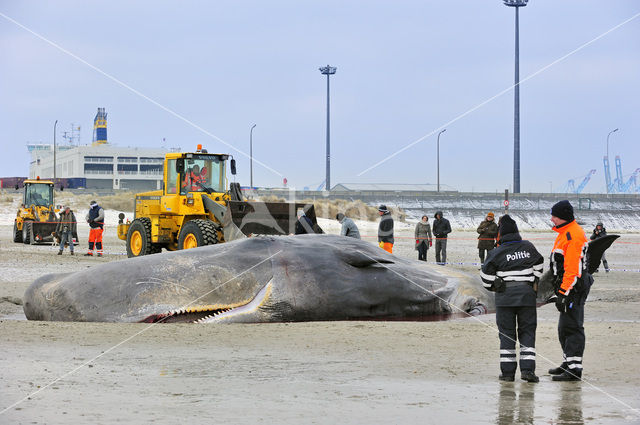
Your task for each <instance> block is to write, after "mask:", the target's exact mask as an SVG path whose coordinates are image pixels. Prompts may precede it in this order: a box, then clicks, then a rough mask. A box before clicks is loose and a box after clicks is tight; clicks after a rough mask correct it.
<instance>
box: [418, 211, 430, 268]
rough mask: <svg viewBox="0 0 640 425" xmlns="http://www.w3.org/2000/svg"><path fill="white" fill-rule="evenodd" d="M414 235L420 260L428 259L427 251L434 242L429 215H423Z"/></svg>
mask: <svg viewBox="0 0 640 425" xmlns="http://www.w3.org/2000/svg"><path fill="white" fill-rule="evenodd" d="M414 237H415V238H416V250H417V251H418V260H420V261H427V251H428V250H429V247H430V246H431V244H432V240H433V236H431V226H430V225H429V217H427V216H426V215H423V216H422V219H421V220H420V221H419V222H418V223H417V224H416V230H415V232H414Z"/></svg>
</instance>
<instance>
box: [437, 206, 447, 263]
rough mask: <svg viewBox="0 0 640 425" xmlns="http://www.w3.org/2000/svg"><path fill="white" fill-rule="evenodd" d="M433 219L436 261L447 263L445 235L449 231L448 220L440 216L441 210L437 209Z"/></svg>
mask: <svg viewBox="0 0 640 425" xmlns="http://www.w3.org/2000/svg"><path fill="white" fill-rule="evenodd" d="M434 218H435V220H433V236H435V238H436V263H438V264H440V265H441V266H444V265H445V264H447V235H448V234H449V233H451V224H449V220H447V219H446V218H443V217H442V211H437V212H436V215H435V216H434Z"/></svg>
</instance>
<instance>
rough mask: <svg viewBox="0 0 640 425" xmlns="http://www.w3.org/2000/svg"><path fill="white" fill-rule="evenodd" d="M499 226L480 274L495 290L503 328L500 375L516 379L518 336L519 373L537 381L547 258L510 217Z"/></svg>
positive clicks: (484, 283) (501, 221) (488, 287)
mask: <svg viewBox="0 0 640 425" xmlns="http://www.w3.org/2000/svg"><path fill="white" fill-rule="evenodd" d="M498 227H499V229H498V234H499V240H498V247H497V248H496V249H494V250H491V251H490V252H489V254H488V255H487V259H486V261H485V262H484V265H483V266H482V272H481V273H480V277H481V278H482V283H483V285H484V287H485V288H486V289H487V290H489V291H493V292H495V294H496V298H495V299H496V324H497V325H498V330H499V331H500V335H499V338H500V371H501V374H500V377H499V379H500V380H501V381H513V380H514V376H515V373H516V369H517V367H518V364H517V363H516V340H517V342H519V343H520V377H521V378H522V379H523V380H525V381H528V382H538V381H539V378H538V377H537V376H536V374H535V370H536V348H535V347H536V327H537V323H538V320H537V317H536V292H537V286H538V279H540V277H541V276H542V269H543V267H544V258H543V257H542V255H541V254H540V253H539V252H538V250H537V249H536V248H535V247H534V246H533V244H532V243H531V242H529V241H524V240H522V237H520V233H519V232H518V226H517V224H516V222H515V221H513V219H512V218H511V217H509V216H508V215H503V216H502V218H500V224H499V226H498ZM516 325H517V326H516ZM516 328H517V331H516Z"/></svg>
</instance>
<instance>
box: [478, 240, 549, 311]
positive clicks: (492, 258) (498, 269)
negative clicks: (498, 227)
mask: <svg viewBox="0 0 640 425" xmlns="http://www.w3.org/2000/svg"><path fill="white" fill-rule="evenodd" d="M543 267H544V258H543V257H542V255H541V254H540V253H539V252H538V250H537V249H536V248H535V246H533V244H532V243H531V242H529V241H523V240H522V238H521V237H520V235H519V234H518V233H510V234H507V235H504V236H502V237H501V239H500V242H499V246H498V247H497V248H496V249H493V250H491V251H489V254H488V256H487V258H486V260H485V262H484V264H483V265H482V272H481V273H480V277H481V278H482V283H483V284H484V287H485V288H486V289H488V290H489V291H495V286H496V279H498V278H500V279H502V280H503V281H504V282H505V291H504V292H496V307H520V306H535V305H536V293H535V291H534V290H533V283H534V281H535V279H536V278H540V276H542V269H543Z"/></svg>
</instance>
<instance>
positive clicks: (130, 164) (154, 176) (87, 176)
mask: <svg viewBox="0 0 640 425" xmlns="http://www.w3.org/2000/svg"><path fill="white" fill-rule="evenodd" d="M27 148H28V150H29V153H30V154H31V163H30V166H29V178H36V177H37V176H40V177H41V178H54V177H55V178H57V179H66V180H65V181H66V182H67V185H68V186H69V187H71V188H87V189H126V190H133V191H144V190H156V189H161V188H162V172H163V170H162V167H163V161H164V156H165V154H166V153H167V152H168V150H167V149H160V148H132V147H120V146H115V145H112V144H109V143H108V142H107V114H106V112H105V109H104V108H98V113H97V114H96V117H95V119H94V129H93V142H92V144H91V145H90V146H76V145H62V146H58V145H56V147H55V155H54V145H52V144H29V145H27ZM54 162H55V172H54Z"/></svg>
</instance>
